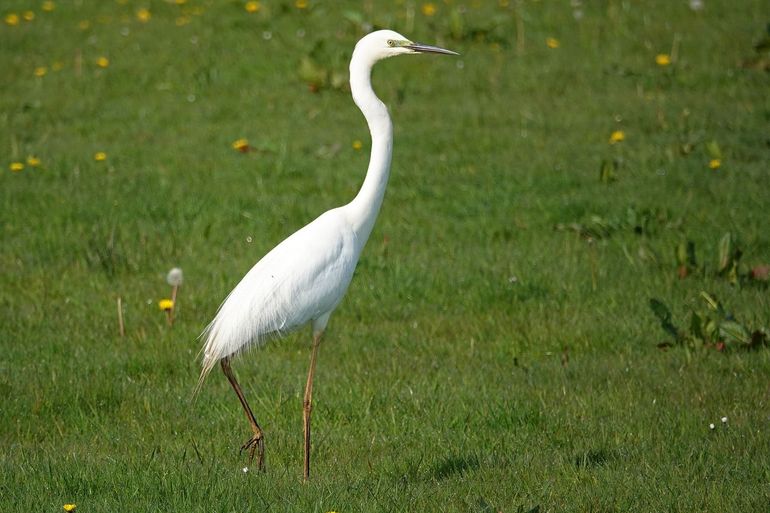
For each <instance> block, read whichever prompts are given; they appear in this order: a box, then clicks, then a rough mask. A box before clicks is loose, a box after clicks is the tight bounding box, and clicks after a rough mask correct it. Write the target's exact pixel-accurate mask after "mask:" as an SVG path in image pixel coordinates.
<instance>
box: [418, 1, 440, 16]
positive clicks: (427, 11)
mask: <svg viewBox="0 0 770 513" xmlns="http://www.w3.org/2000/svg"><path fill="white" fill-rule="evenodd" d="M420 11H422V13H423V14H424V15H425V16H433V15H434V14H436V11H437V9H436V4H434V3H433V2H428V3H426V4H422V7H420Z"/></svg>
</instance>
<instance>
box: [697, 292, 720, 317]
mask: <svg viewBox="0 0 770 513" xmlns="http://www.w3.org/2000/svg"><path fill="white" fill-rule="evenodd" d="M700 295H701V297H702V298H703V299H705V300H706V304H708V306H709V308H711V309H712V310H716V311H718V312H723V310H722V305H720V304H719V301H718V300H717V298H715V297H714V296H712V295H711V294H709V293H708V292H706V291H705V290H702V291H701V293H700Z"/></svg>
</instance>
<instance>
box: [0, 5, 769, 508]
mask: <svg viewBox="0 0 770 513" xmlns="http://www.w3.org/2000/svg"><path fill="white" fill-rule="evenodd" d="M41 6H42V3H41V2H35V1H32V0H25V1H21V0H6V1H4V2H3V4H2V7H1V8H0V10H2V12H0V14H1V15H2V16H6V15H7V14H9V13H18V14H19V15H22V13H23V12H24V11H26V10H32V11H33V12H34V14H35V17H34V19H33V20H32V21H24V20H23V18H22V20H20V21H19V23H18V24H17V25H15V26H12V25H9V24H7V23H2V24H0V62H1V63H2V67H3V73H2V74H0V157H1V158H2V165H3V168H2V172H0V202H1V204H2V208H0V229H1V230H2V244H1V245H0V267H1V268H2V273H0V344H1V345H0V349H1V354H2V358H0V395H2V398H1V399H0V409H1V410H2V411H1V412H0V414H1V416H2V422H0V465H2V467H1V468H0V476H1V477H0V495H2V497H3V505H4V508H5V509H6V510H10V511H25V512H26V511H60V510H61V507H62V505H63V504H64V503H76V504H77V511H79V512H91V511H93V512H96V511H116V510H131V511H136V512H140V511H222V512H228V511H233V512H235V511H316V512H322V513H323V512H328V511H337V512H352V511H485V512H486V511H489V512H496V511H504V512H530V511H541V512H544V511H581V512H584V511H597V512H598V511H603V512H610V511H678V512H691V511H712V512H726V511H743V512H748V511H757V512H762V511H768V509H770V457H768V454H770V433H769V432H768V430H769V429H770V409H769V407H768V403H769V401H770V395H769V394H770V384H769V380H768V377H769V376H770V354H769V353H768V351H767V350H759V351H752V352H746V351H729V352H727V353H719V352H717V351H714V350H712V349H696V350H690V349H687V348H674V349H672V350H669V351H667V352H663V351H660V350H659V349H657V348H656V344H657V343H658V342H660V341H661V340H663V339H664V338H665V334H664V333H663V331H662V330H661V329H660V327H659V326H658V323H657V321H656V320H655V318H654V316H653V315H652V313H651V311H650V310H649V308H648V300H649V299H650V298H651V297H657V298H660V299H662V300H663V301H665V302H666V303H667V304H669V305H670V306H671V308H672V311H673V312H674V320H675V322H677V323H679V324H681V325H686V323H687V322H688V317H687V315H688V312H689V310H690V309H699V308H701V306H702V304H703V302H702V300H701V298H700V297H699V294H700V292H701V291H703V290H705V291H708V292H710V293H712V294H715V295H716V296H717V297H718V298H719V299H720V300H722V301H723V302H724V303H725V304H726V305H728V307H729V309H730V310H731V311H733V312H734V313H735V315H736V317H737V318H739V319H740V320H741V321H742V322H744V323H745V324H747V325H750V326H751V327H753V328H760V327H767V326H768V324H769V323H770V301H769V300H768V299H769V298H768V289H767V287H762V286H758V285H751V284H745V285H744V286H734V285H731V284H730V283H729V282H728V281H727V280H726V279H724V278H722V277H719V276H718V275H717V274H716V272H715V269H716V265H717V246H718V242H719V239H720V237H721V236H722V235H723V234H724V233H725V232H728V231H729V232H731V233H733V234H734V235H737V236H738V237H739V239H740V244H741V247H742V249H743V251H744V255H743V259H742V262H743V265H744V266H747V267H751V266H754V265H759V264H767V263H768V262H769V261H770V235H769V234H770V231H768V228H767V224H768V223H767V222H768V211H769V209H770V192H768V191H770V189H768V161H769V159H768V128H769V127H770V96H769V95H768V91H769V90H770V87H768V86H770V80H769V76H768V73H767V72H766V71H765V70H762V69H761V67H762V63H763V61H762V60H761V59H762V54H761V53H758V52H757V51H756V50H755V49H754V45H755V44H756V43H757V42H759V41H760V40H761V39H762V37H763V36H764V35H765V34H766V31H765V24H766V23H767V22H768V21H770V20H769V19H768V11H767V5H766V3H764V2H762V1H759V0H757V1H754V0H744V1H740V2H730V1H726V0H720V1H717V0H706V1H705V8H704V9H702V10H700V11H697V12H696V11H693V10H691V9H690V8H689V7H688V2H685V1H680V2H670V1H667V0H650V1H645V2H627V1H614V0H605V1H597V2H583V5H582V6H581V7H579V9H581V11H582V17H581V18H580V19H576V18H575V16H574V12H573V7H570V3H569V2H566V1H564V2H547V1H545V0H541V1H534V0H521V1H518V2H516V1H511V2H491V1H490V2H481V1H471V0H468V1H466V2H460V1H446V2H435V4H434V7H435V8H436V12H435V14H434V15H432V16H426V15H425V14H423V12H422V7H423V4H421V3H418V2H413V1H410V0H402V1H387V2H386V1H365V2H352V1H347V2H331V1H320V0H318V1H313V0H311V1H310V2H309V5H308V7H307V8H304V9H299V8H297V7H296V6H295V4H294V2H289V1H277V0H276V1H271V0H264V1H262V2H260V6H261V9H260V10H259V11H258V12H257V13H253V14H249V13H247V12H246V11H245V9H244V2H240V1H224V2H214V1H203V0H189V1H188V2H186V4H185V5H181V6H179V5H175V4H174V3H173V2H162V1H152V2H151V1H146V2H134V1H118V2H112V1H105V2H69V1H57V2H56V3H55V9H54V10H53V11H50V12H46V11H43V10H42V8H41ZM143 7H144V8H149V9H150V13H151V18H150V19H149V21H147V22H144V23H143V22H141V21H140V20H138V19H137V16H136V12H137V10H138V9H140V8H143ZM179 18H182V19H183V21H184V22H185V23H184V24H183V25H181V26H178V25H177V20H178V19H179ZM369 26H373V27H375V28H378V27H389V28H393V29H395V30H398V31H400V32H403V33H405V34H406V35H407V37H410V38H413V39H415V40H419V41H424V42H427V43H436V44H440V45H443V46H446V47H449V48H452V49H454V50H457V51H459V52H460V53H461V54H462V56H461V57H460V58H442V57H422V58H417V57H414V58H401V59H394V60H390V61H388V62H385V63H382V64H380V65H378V66H377V68H376V70H375V73H374V82H375V87H376V90H377V91H378V94H379V95H380V97H381V98H382V99H383V100H384V101H385V102H386V103H387V104H388V105H389V106H390V110H391V114H392V116H393V118H394V124H395V139H396V140H395V150H394V157H393V172H392V176H391V182H390V185H389V189H388V192H387V195H386V200H385V204H384V206H383V209H382V211H381V213H380V218H379V220H378V222H377V225H376V227H375V229H374V232H373V234H372V237H371V239H370V241H369V244H368V246H367V248H366V249H365V251H364V254H363V256H362V259H361V262H360V264H359V267H358V270H357V271H356V276H355V278H354V281H353V284H352V286H351V288H350V290H349V292H348V295H347V297H346V298H345V300H344V301H343V303H342V304H341V306H340V307H339V308H338V310H337V312H335V314H334V315H333V317H332V321H331V323H330V326H329V329H328V330H327V334H326V338H325V342H324V344H323V345H322V347H321V352H320V360H319V367H318V372H317V377H316V388H315V394H314V399H315V410H314V418H313V421H314V436H315V439H314V447H313V455H314V469H313V471H314V475H313V478H312V480H311V482H310V483H308V484H306V485H303V484H302V483H301V465H302V462H301V445H302V430H301V394H302V392H303V387H304V380H305V375H306V368H307V364H308V360H309V338H310V337H309V333H308V332H306V331H305V330H303V331H301V332H298V333H296V334H293V335H292V336H290V337H288V338H287V339H285V340H282V341H280V342H275V343H271V344H270V345H268V346H267V347H265V348H264V349H261V350H258V351H254V352H251V353H249V354H248V355H247V356H246V357H245V358H243V359H241V360H239V361H238V362H236V364H235V369H236V371H237V373H238V376H239V379H240V380H241V382H242V384H243V385H244V388H245V391H246V394H247V397H248V398H249V400H250V401H251V404H252V407H253V409H254V410H255V412H256V415H257V418H258V419H259V420H260V422H261V424H262V426H263V427H264V428H265V430H266V432H267V438H266V440H267V466H268V471H267V473H266V474H264V475H260V474H258V473H255V472H250V473H248V474H244V473H243V472H242V471H241V468H242V467H243V466H244V464H245V463H246V462H245V458H244V457H243V456H239V455H238V447H239V446H240V444H241V443H243V442H244V441H245V440H246V439H247V438H248V436H249V431H248V426H247V424H246V421H245V419H244V417H243V413H242V411H241V410H240V406H239V405H238V403H237V400H236V398H235V396H234V394H233V393H232V391H231V389H230V387H229V385H228V384H227V382H226V380H225V379H223V376H222V375H221V373H214V374H213V375H212V376H211V377H210V378H209V380H208V381H207V383H206V384H205V386H204V388H203V390H202V393H201V394H200V395H199V397H198V398H197V400H196V401H194V402H193V401H191V393H192V390H193V388H194V386H195V383H196V379H197V374H198V361H197V360H196V354H197V352H198V349H199V345H200V342H199V341H198V340H197V338H196V337H197V336H198V334H199V333H200V332H201V331H202V329H203V328H204V327H205V325H206V324H207V323H208V321H209V320H210V319H211V318H212V317H213V315H214V313H215V311H216V308H217V306H218V304H219V303H220V302H221V300H222V299H223V298H224V297H225V295H226V294H227V292H228V291H229V290H230V289H231V288H232V287H233V286H234V285H235V284H236V283H237V281H238V280H239V279H240V277H241V276H242V275H243V274H244V273H245V272H246V271H247V270H248V269H249V268H250V266H251V265H253V263H254V262H256V261H257V260H258V259H259V257H260V256H262V255H263V254H264V253H265V252H266V251H267V250H269V249H270V248H271V247H272V246H273V245H275V244H276V243H278V242H279V241H280V240H281V239H282V238H284V237H285V236H287V235H288V234H290V233H291V232H292V231H294V230H295V229H297V228H299V227H300V226H302V225H303V224H305V223H307V222H308V221H310V220H311V219H313V218H314V217H315V216H316V215H318V214H319V213H321V212H322V211H324V210H326V209H329V208H331V207H334V206H337V205H340V204H342V203H345V202H347V201H349V200H350V199H351V198H352V197H353V196H354V194H355V192H356V191H357V188H358V187H359V185H360V183H361V181H362V179H363V175H362V174H363V172H364V170H365V168H366V164H367V158H368V152H367V150H368V134H367V132H366V125H365V123H364V121H363V119H362V118H361V115H360V113H359V112H358V110H357V109H356V107H355V106H354V105H353V103H352V101H351V100H350V98H349V94H348V92H347V91H345V90H344V89H343V90H339V89H335V88H331V87H324V88H322V89H321V90H320V91H319V92H318V93H316V94H314V93H312V92H311V91H310V90H309V88H308V85H307V84H306V83H305V82H304V80H303V78H302V76H301V74H300V73H299V72H298V70H299V69H300V63H301V61H302V59H303V58H304V57H310V58H312V60H313V62H314V63H315V64H316V66H319V67H321V68H325V69H326V70H327V71H328V72H329V73H334V74H337V75H344V73H346V66H347V60H348V59H349V56H350V52H351V49H352V47H353V45H354V44H355V42H356V40H357V39H358V38H359V37H360V36H361V35H363V33H364V31H365V30H366V29H367V28H368V27H369ZM547 37H553V38H556V39H558V41H559V43H560V45H559V47H558V48H554V49H551V48H548V47H547V46H546V44H545V40H546V38H547ZM661 53H665V54H671V55H672V58H673V62H672V64H671V65H670V66H667V67H661V66H658V65H656V62H655V56H656V55H657V54H661ZM100 56H105V57H108V58H109V61H110V65H109V66H108V67H107V68H104V69H102V68H99V67H98V66H97V65H96V64H95V62H96V59H97V58H98V57H100ZM766 62H767V61H766V60H765V61H764V63H765V66H766ZM42 66H44V67H46V71H47V72H46V74H45V75H44V76H42V77H37V76H35V73H34V70H35V68H37V67H42ZM59 67H60V68H61V69H55V68H59ZM615 130H622V131H623V132H624V134H625V140H624V141H623V142H621V143H618V144H615V145H610V144H608V139H609V136H610V133H611V132H613V131H615ZM239 138H247V139H248V140H249V143H250V145H251V147H252V148H253V150H254V151H251V152H249V153H239V152H236V151H234V150H233V149H232V148H231V143H232V142H233V141H234V140H236V139H239ZM355 140H361V141H363V143H364V144H363V149H361V150H360V151H356V150H355V149H353V146H352V143H353V141H355ZM709 141H716V142H717V143H718V145H719V147H720V148H721V151H722V154H723V155H722V165H721V167H720V168H719V169H718V170H712V169H709V167H708V162H709V160H710V159H711V158H712V155H709V153H708V151H707V149H706V143H708V142H709ZM683 147H687V148H688V150H687V151H682V148H683ZM99 151H103V152H106V153H107V159H106V160H105V161H103V162H97V161H95V160H94V159H93V155H94V153H96V152H99ZM28 155H35V156H37V157H39V158H40V160H41V162H42V165H41V166H40V167H35V168H33V167H27V168H26V169H24V170H23V171H21V172H16V173H14V172H11V171H10V170H9V166H10V164H11V163H12V162H16V161H24V160H25V159H26V157H27V156H28ZM613 160H616V161H617V162H618V163H619V167H618V170H617V178H618V179H617V181H615V182H612V183H603V182H602V181H600V180H599V169H600V166H601V163H602V161H613ZM629 209H631V210H632V211H636V212H647V211H648V212H654V213H655V215H654V216H653V218H652V221H651V223H650V226H649V230H645V231H644V232H643V233H642V234H641V235H640V234H636V233H634V231H633V230H632V229H631V228H630V227H629V226H627V224H626V223H624V222H622V221H623V220H624V219H626V216H627V212H628V211H629ZM592 216H600V217H601V218H603V219H605V220H610V221H613V220H614V222H615V224H617V225H618V226H620V228H619V229H617V230H616V231H615V232H614V233H612V234H611V236H609V237H605V238H601V239H598V240H595V241H594V242H593V243H588V242H587V241H586V240H585V239H584V238H581V237H580V236H579V235H578V234H576V233H574V232H572V231H570V230H555V229H554V226H557V225H559V224H563V225H569V224H570V223H581V224H583V225H590V224H591V222H592V221H591V220H592ZM685 240H691V241H693V242H694V243H695V246H696V251H697V255H698V258H699V262H700V264H702V266H703V271H702V272H697V273H694V274H693V275H692V276H689V277H688V278H687V279H684V280H680V279H678V278H677V276H676V260H675V257H674V248H675V246H676V244H678V243H680V242H682V241H685ZM173 266H180V267H182V268H183V269H184V272H185V282H184V285H183V287H182V289H181V292H180V296H179V301H178V311H177V322H176V324H175V325H174V326H173V328H172V329H169V328H168V327H167V326H166V323H165V316H164V314H163V313H162V312H160V311H159V309H158V306H157V301H158V300H159V299H161V298H164V297H168V295H169V287H168V285H167V284H166V283H165V273H166V272H167V271H168V270H169V269H170V268H171V267H173ZM118 296H121V297H122V299H123V302H124V312H125V320H126V336H125V337H124V338H121V337H120V336H119V335H118V329H117V310H116V299H117V297H118ZM565 353H566V355H567V358H566V359H565V357H564V355H565ZM722 416H727V417H728V423H727V425H726V426H722V425H721V422H720V421H719V419H720V418H721V417H722ZM711 422H715V423H717V425H718V426H717V428H716V429H714V430H713V431H712V430H710V429H709V427H708V424H709V423H711Z"/></svg>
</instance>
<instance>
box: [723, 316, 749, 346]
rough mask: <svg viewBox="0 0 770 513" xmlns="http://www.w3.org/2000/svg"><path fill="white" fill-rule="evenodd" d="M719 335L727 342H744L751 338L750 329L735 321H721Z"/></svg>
mask: <svg viewBox="0 0 770 513" xmlns="http://www.w3.org/2000/svg"><path fill="white" fill-rule="evenodd" d="M719 336H720V337H722V339H723V340H724V341H725V342H737V343H741V344H744V343H746V342H747V341H748V340H749V331H748V330H747V329H746V328H744V327H743V325H741V324H739V323H737V322H735V321H723V322H721V323H719Z"/></svg>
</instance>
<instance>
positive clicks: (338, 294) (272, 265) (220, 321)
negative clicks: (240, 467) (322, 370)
mask: <svg viewBox="0 0 770 513" xmlns="http://www.w3.org/2000/svg"><path fill="white" fill-rule="evenodd" d="M417 53H439V54H449V55H457V54H456V53H455V52H452V51H450V50H445V49H443V48H438V47H436V46H429V45H424V44H420V43H415V42H413V41H410V40H409V39H407V38H405V37H404V36H402V35H401V34H398V33H396V32H393V31H391V30H379V31H376V32H372V33H371V34H368V35H366V36H364V37H363V38H362V39H361V40H360V41H359V42H358V44H356V47H355V49H354V50H353V56H352V58H351V60H350V90H351V93H352V95H353V101H355V103H356V105H357V106H358V108H359V109H361V112H362V113H363V115H364V117H365V118H366V122H367V123H368V125H369V131H370V133H371V138H372V150H371V156H370V158H369V168H368V169H367V171H366V178H365V179H364V183H363V185H362V186H361V189H360V191H359V192H358V194H357V195H356V197H355V198H354V199H353V200H352V201H351V202H350V203H348V204H347V205H344V206H341V207H339V208H335V209H332V210H329V211H328V212H326V213H324V214H322V215H321V216H319V217H318V218H317V219H315V220H314V221H313V222H311V223H310V224H308V225H306V226H305V227H303V228H301V229H300V230H298V231H297V232H295V233H294V234H293V235H291V236H289V237H288V238H287V239H286V240H284V241H283V242H281V243H280V244H279V245H277V246H276V247H275V248H273V249H272V250H271V251H270V252H269V253H268V254H267V255H265V256H264V257H263V258H262V259H261V260H260V261H259V262H257V264H256V265H254V267H252V268H251V270H250V271H249V272H248V273H247V274H246V276H244V277H243V279H242V280H241V282H240V283H239V284H238V285H237V286H236V287H235V288H234V289H233V290H232V292H230V294H229V295H228V296H227V298H226V299H225V301H224V302H223V303H222V305H221V306H220V307H219V310H218V312H217V314H216V317H215V318H214V320H213V321H212V322H211V324H209V326H208V327H207V328H206V330H205V331H204V333H203V335H202V337H205V339H206V342H205V344H204V347H203V349H202V351H203V364H202V365H203V368H202V370H201V375H200V380H199V383H198V386H200V385H201V384H202V383H203V380H204V379H205V378H206V375H207V374H208V373H209V372H210V371H211V369H212V368H213V367H214V366H215V365H216V364H217V362H219V363H220V364H221V366H222V371H223V372H224V373H225V376H227V379H228V380H229V381H230V384H231V385H232V387H233V390H235V393H236V394H237V395H238V399H239V400H240V402H241V405H242V406H243V409H244V411H245V412H246V416H247V417H248V420H249V424H250V425H251V429H252V431H253V433H254V435H253V436H252V437H251V439H249V441H248V442H246V443H245V444H244V445H243V447H242V448H241V449H242V450H243V449H248V450H249V462H251V461H253V458H254V453H255V451H257V452H258V459H257V465H258V468H259V469H260V470H263V469H264V433H263V431H262V428H261V427H260V426H259V424H258V423H257V420H256V418H255V417H254V414H253V413H252V411H251V408H250V407H249V404H248V403H247V402H246V398H245V397H244V395H243V392H242V391H241V387H240V386H239V385H238V381H237V380H236V379H235V376H234V375H233V372H232V369H231V368H230V360H231V358H232V357H233V356H234V355H236V354H238V353H240V352H242V351H243V350H244V349H246V348H248V347H250V346H255V345H261V344H263V343H264V342H265V341H266V340H267V339H268V338H270V337H271V336H277V335H281V334H283V333H285V332H287V331H289V330H292V329H294V328H298V327H300V326H303V325H305V324H307V323H310V324H311V326H312V335H313V341H312V350H311V356H310V368H309V370H308V375H307V384H306V386H305V398H304V402H303V422H304V439H305V443H304V452H305V458H304V479H305V480H307V479H308V477H309V475H310V414H311V410H312V393H313V374H314V373H315V366H316V358H317V356H318V346H319V344H320V341H321V335H322V334H323V331H324V328H326V324H327V323H328V322H329V316H330V315H331V313H332V311H334V309H335V307H336V306H337V305H338V304H339V302H340V301H341V300H342V297H343V296H344V295H345V291H346V290H347V288H348V285H349V284H350V280H351V278H352V277H353V271H354V270H355V267H356V264H357V263H358V257H359V256H360V255H361V250H362V249H363V247H364V244H366V240H367V239H368V238H369V234H370V233H371V231H372V227H373V226H374V221H375V219H376V218H377V213H378V212H379V210H380V205H381V204H382V199H383V195H384V194H385V187H386V185H387V182H388V175H389V173H390V158H391V150H392V147H393V126H392V124H391V121H390V116H389V115H388V109H387V107H386V106H385V104H383V103H382V101H380V99H379V98H377V96H376V95H375V93H374V90H372V84H371V70H372V66H373V65H374V64H375V63H376V62H377V61H380V60H382V59H386V58H388V57H394V56H396V55H409V54H417Z"/></svg>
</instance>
